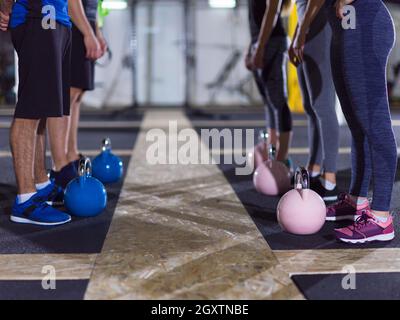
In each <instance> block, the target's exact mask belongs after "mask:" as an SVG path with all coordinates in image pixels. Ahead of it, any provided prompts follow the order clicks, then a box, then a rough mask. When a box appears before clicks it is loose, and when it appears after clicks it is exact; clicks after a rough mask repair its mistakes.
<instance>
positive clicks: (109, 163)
mask: <svg viewBox="0 0 400 320" xmlns="http://www.w3.org/2000/svg"><path fill="white" fill-rule="evenodd" d="M92 172H93V177H95V178H97V179H99V180H100V181H101V182H103V183H113V182H117V181H119V179H121V177H122V174H123V172H124V165H123V163H122V160H121V158H119V157H117V156H116V155H115V154H113V153H112V152H111V140H110V138H105V139H104V140H103V145H102V148H101V153H100V154H99V155H98V156H97V157H96V158H94V159H93V161H92Z"/></svg>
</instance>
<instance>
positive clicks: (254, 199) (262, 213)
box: [196, 126, 400, 250]
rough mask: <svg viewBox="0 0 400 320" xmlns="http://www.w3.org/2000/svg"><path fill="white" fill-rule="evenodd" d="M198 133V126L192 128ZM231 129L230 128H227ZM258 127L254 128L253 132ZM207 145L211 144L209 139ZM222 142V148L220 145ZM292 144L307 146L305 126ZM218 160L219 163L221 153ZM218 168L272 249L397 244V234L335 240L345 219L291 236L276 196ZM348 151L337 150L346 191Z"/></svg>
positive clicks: (344, 134) (399, 225) (230, 169)
mask: <svg viewBox="0 0 400 320" xmlns="http://www.w3.org/2000/svg"><path fill="white" fill-rule="evenodd" d="M196 129H197V131H198V132H199V133H200V130H201V128H196ZM229 129H230V130H232V129H233V128H229ZM260 130H261V128H256V129H255V134H256V135H257V132H258V131H260ZM394 130H395V133H396V135H397V136H400V127H395V128H394ZM243 134H244V133H243ZM350 139H351V138H350V132H349V129H348V128H347V127H346V126H344V127H341V129H340V145H341V147H348V146H349V143H350V141H351V140H350ZM209 147H211V142H210V145H209ZM223 147H224V146H223V144H222V148H223ZM292 147H293V148H299V147H307V127H296V131H295V135H294V137H293V143H292ZM292 159H293V161H294V163H295V164H296V165H304V164H305V163H306V162H307V155H297V154H294V155H292ZM220 163H223V159H222V157H221V159H220ZM219 167H220V169H221V170H222V171H223V173H224V175H225V177H226V178H227V180H228V181H229V183H230V184H231V185H232V187H233V189H234V191H235V193H236V194H237V196H238V197H239V199H240V201H241V202H242V203H243V205H244V206H245V208H246V210H247V211H248V213H249V215H250V216H251V217H252V219H253V220H254V222H255V223H256V225H257V227H258V229H259V230H260V232H261V233H262V234H263V236H264V238H265V239H266V240H267V242H268V244H269V245H270V247H271V248H272V249H273V250H301V249H333V248H344V249H354V248H380V247H389V248H400V237H397V238H395V239H394V240H393V241H391V242H388V243H371V244H367V245H365V244H364V245H348V244H344V243H340V242H338V241H336V239H335V237H334V234H333V229H334V228H338V227H341V226H345V225H347V224H349V222H342V223H326V224H325V226H324V227H323V228H322V230H321V231H320V232H318V233H317V234H315V235H311V236H295V235H291V234H288V233H286V232H283V231H282V229H281V227H280V226H279V224H278V222H277V219H276V207H277V204H278V202H279V197H268V196H265V195H262V194H260V193H258V192H256V190H255V189H254V186H253V181H252V176H239V175H236V172H235V168H236V166H235V165H232V164H228V165H226V164H220V165H219ZM350 168H351V164H350V155H349V154H341V155H340V156H339V159H338V169H339V172H338V177H337V178H338V187H339V189H341V190H342V191H346V190H347V188H348V185H349V183H350V175H351V169H350ZM399 181H400V164H399V166H398V170H397V175H396V183H395V185H394V190H393V195H392V199H393V201H392V210H393V211H394V212H398V211H399V209H400V198H399V197H398V194H399V192H400V183H398V182H399ZM395 229H396V231H397V234H400V221H399V219H395Z"/></svg>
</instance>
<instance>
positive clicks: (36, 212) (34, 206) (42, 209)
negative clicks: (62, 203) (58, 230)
mask: <svg viewBox="0 0 400 320" xmlns="http://www.w3.org/2000/svg"><path fill="white" fill-rule="evenodd" d="M10 220H11V221H13V222H16V223H24V224H34V225H40V226H58V225H61V224H65V223H68V222H70V221H71V216H70V215H68V214H66V213H65V212H62V211H59V210H56V209H54V208H53V207H51V206H49V205H48V204H47V203H46V202H45V201H43V200H42V199H41V198H40V197H38V196H37V194H35V195H34V196H33V197H32V198H30V199H29V200H28V201H26V202H24V203H21V204H18V203H17V201H15V203H14V205H13V207H12V212H11V217H10Z"/></svg>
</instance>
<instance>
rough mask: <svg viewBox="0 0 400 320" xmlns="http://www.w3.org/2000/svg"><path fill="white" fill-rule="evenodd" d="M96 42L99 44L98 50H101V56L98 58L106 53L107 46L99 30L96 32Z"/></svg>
mask: <svg viewBox="0 0 400 320" xmlns="http://www.w3.org/2000/svg"><path fill="white" fill-rule="evenodd" d="M96 36H97V41H98V42H99V44H100V50H101V55H100V57H102V56H104V55H105V54H106V52H107V49H108V45H107V41H106V39H105V38H104V36H103V33H102V32H101V31H100V29H99V30H98V31H97V35H96Z"/></svg>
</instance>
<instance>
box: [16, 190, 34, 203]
mask: <svg viewBox="0 0 400 320" xmlns="http://www.w3.org/2000/svg"><path fill="white" fill-rule="evenodd" d="M35 194H36V192H32V193H23V194H18V195H17V203H18V204H22V203H24V202H26V201H28V200H29V199H30V198H32V197H33V196H34V195H35Z"/></svg>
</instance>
